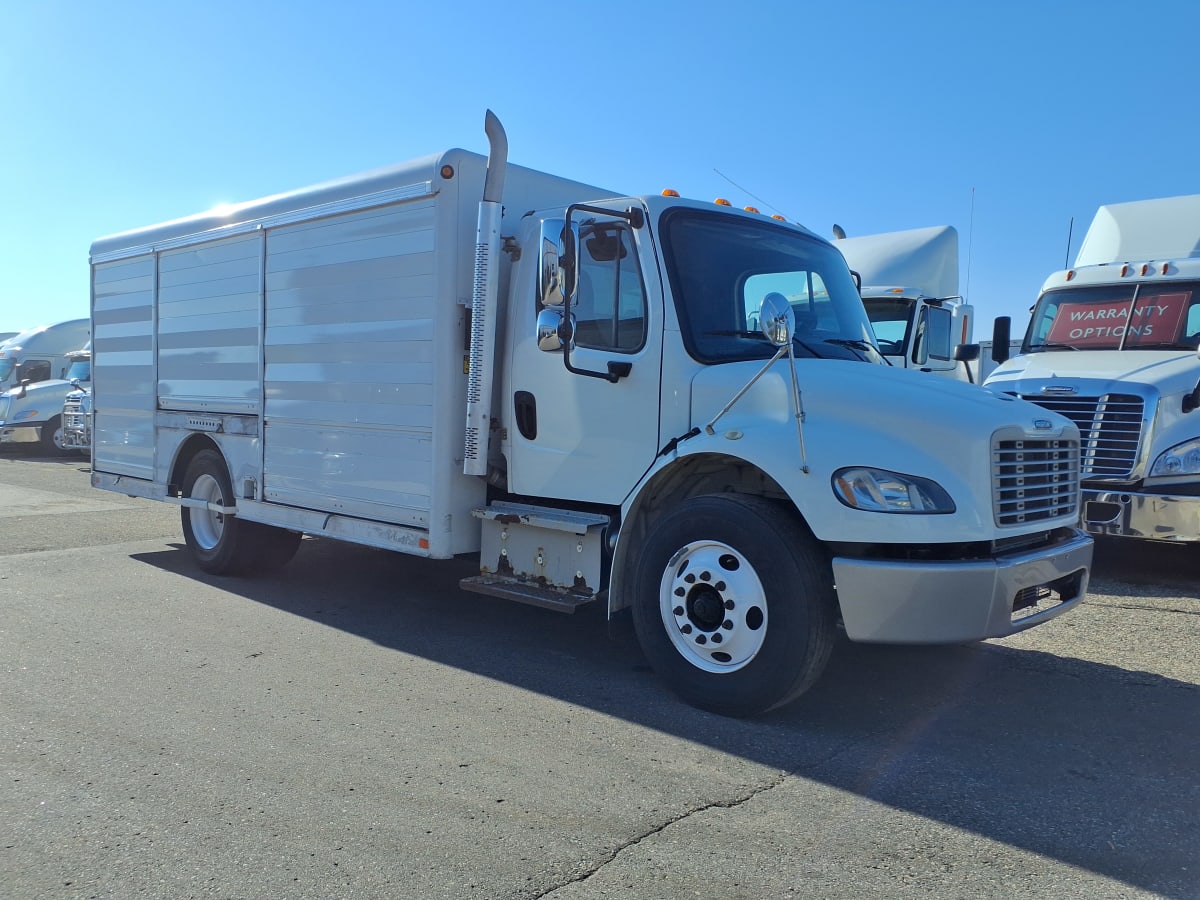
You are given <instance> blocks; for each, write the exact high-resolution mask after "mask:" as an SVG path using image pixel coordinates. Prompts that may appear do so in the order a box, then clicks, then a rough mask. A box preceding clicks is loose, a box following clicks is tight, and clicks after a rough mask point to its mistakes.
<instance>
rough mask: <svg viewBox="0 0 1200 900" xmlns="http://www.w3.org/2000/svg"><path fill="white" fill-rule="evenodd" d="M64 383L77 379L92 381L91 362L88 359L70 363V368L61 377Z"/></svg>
mask: <svg viewBox="0 0 1200 900" xmlns="http://www.w3.org/2000/svg"><path fill="white" fill-rule="evenodd" d="M63 377H64V379H65V380H66V381H71V380H72V379H75V378H78V379H79V380H80V381H91V380H92V361H91V360H90V359H77V360H75V361H74V362H73V363H71V368H69V369H67V374H66V375H65V376H63Z"/></svg>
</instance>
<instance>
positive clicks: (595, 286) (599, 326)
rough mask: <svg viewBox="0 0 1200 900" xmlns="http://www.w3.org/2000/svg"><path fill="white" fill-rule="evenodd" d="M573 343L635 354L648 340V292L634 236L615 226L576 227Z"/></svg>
mask: <svg viewBox="0 0 1200 900" xmlns="http://www.w3.org/2000/svg"><path fill="white" fill-rule="evenodd" d="M571 312H572V313H573V314H574V316H575V345H576V346H578V347H587V348H590V349H593V350H612V351H616V352H618V353H635V352H636V351H638V350H640V349H641V348H642V346H643V345H644V344H645V342H646V289H645V285H644V284H643V282H642V273H641V270H640V269H639V267H638V259H637V253H636V252H635V248H634V245H633V239H632V234H631V232H630V230H629V228H627V227H626V226H624V225H622V224H618V223H610V222H605V223H600V224H596V223H593V224H590V225H585V226H584V227H583V228H581V229H580V241H579V287H578V290H577V292H576V295H575V299H574V301H573V302H572V304H571Z"/></svg>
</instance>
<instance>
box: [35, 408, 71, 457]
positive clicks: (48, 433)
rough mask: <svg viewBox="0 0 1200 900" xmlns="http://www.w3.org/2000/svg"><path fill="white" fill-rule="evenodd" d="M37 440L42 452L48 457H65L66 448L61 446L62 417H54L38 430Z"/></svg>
mask: <svg viewBox="0 0 1200 900" xmlns="http://www.w3.org/2000/svg"><path fill="white" fill-rule="evenodd" d="M38 440H39V441H40V442H41V445H42V452H43V453H46V454H48V455H50V456H66V454H67V448H66V447H64V446H63V425H62V416H54V418H52V419H50V421H48V422H47V423H46V424H45V425H43V426H42V427H41V428H40V429H39V433H38Z"/></svg>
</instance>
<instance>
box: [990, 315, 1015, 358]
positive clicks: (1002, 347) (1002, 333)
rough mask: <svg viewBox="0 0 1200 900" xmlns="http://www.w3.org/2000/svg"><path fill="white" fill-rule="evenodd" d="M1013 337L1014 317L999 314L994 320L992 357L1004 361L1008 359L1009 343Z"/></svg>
mask: <svg viewBox="0 0 1200 900" xmlns="http://www.w3.org/2000/svg"><path fill="white" fill-rule="evenodd" d="M1011 338H1012V319H1011V318H1009V317H1008V316H997V317H996V320H995V321H994V322H992V359H994V360H995V361H996V362H997V363H1002V362H1004V361H1005V360H1007V359H1008V345H1009V343H1010V341H1011Z"/></svg>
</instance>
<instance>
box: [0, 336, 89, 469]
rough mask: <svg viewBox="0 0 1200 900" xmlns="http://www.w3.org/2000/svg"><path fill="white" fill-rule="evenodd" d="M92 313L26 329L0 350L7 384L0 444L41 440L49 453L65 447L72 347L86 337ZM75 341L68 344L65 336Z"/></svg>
mask: <svg viewBox="0 0 1200 900" xmlns="http://www.w3.org/2000/svg"><path fill="white" fill-rule="evenodd" d="M90 327H91V320H90V319H75V320H72V321H69V322H60V323H58V324H57V325H49V326H43V327H42V328H39V329H33V330H31V331H28V332H24V333H22V334H20V335H18V336H17V337H16V338H14V339H13V340H12V341H11V342H10V343H9V344H8V345H7V346H6V347H5V348H4V349H3V350H0V372H3V373H4V374H5V378H6V382H7V383H8V384H9V385H10V387H9V388H8V389H7V390H5V391H4V392H3V393H0V444H12V443H17V444H30V443H35V444H36V443H40V444H41V446H42V449H43V450H44V451H46V452H48V453H61V452H62V451H63V449H64V447H63V433H62V408H63V401H64V399H65V398H66V396H67V393H68V392H69V391H70V390H71V385H70V383H69V382H68V381H66V380H65V378H66V375H67V371H68V369H69V368H70V366H71V363H72V358H71V350H78V349H79V348H80V347H81V346H83V344H84V343H86V342H87V339H88V333H89V330H90ZM68 341H70V342H75V346H74V347H73V348H71V350H68V349H66V348H65V347H64V344H65V343H66V342H68Z"/></svg>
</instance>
